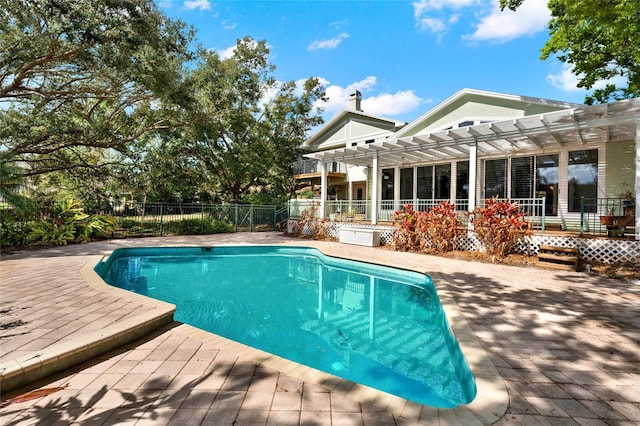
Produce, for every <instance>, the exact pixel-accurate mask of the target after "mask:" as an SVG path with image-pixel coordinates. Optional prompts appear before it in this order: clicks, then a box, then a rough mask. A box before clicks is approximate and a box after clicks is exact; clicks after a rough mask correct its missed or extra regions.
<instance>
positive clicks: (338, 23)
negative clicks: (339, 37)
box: [329, 19, 349, 30]
mask: <svg viewBox="0 0 640 426" xmlns="http://www.w3.org/2000/svg"><path fill="white" fill-rule="evenodd" d="M348 22H349V20H348V19H343V20H341V21H335V22H332V23H330V24H329V26H330V27H331V28H334V29H336V30H339V29H340V28H343V27H345V26H346V25H347V23H348Z"/></svg>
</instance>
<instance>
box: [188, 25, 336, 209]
mask: <svg viewBox="0 0 640 426" xmlns="http://www.w3.org/2000/svg"><path fill="white" fill-rule="evenodd" d="M268 54H269V50H268V48H267V45H266V42H265V41H264V40H263V41H255V40H253V39H251V38H249V37H245V38H244V39H241V40H238V42H237V45H236V49H235V53H234V54H233V56H232V57H231V58H228V59H220V57H219V56H218V55H217V54H215V53H212V52H203V53H202V61H201V62H200V64H199V66H198V67H197V68H196V70H195V71H194V74H193V87H194V88H195V93H196V98H197V110H198V111H199V112H200V116H199V118H198V122H197V124H196V126H194V128H193V131H192V133H191V134H190V135H189V136H188V137H189V139H190V148H191V155H192V156H193V157H194V158H196V159H197V160H198V161H199V162H200V164H201V165H202V167H203V168H204V169H206V170H208V171H209V173H210V174H211V175H215V176H216V179H217V186H216V192H217V195H218V196H219V197H220V198H221V199H222V200H226V201H239V200H242V199H243V198H245V197H247V196H248V195H249V194H251V193H252V192H256V191H259V192H263V193H264V192H267V193H269V194H271V196H272V197H271V198H272V199H282V198H283V197H284V196H285V194H287V193H288V192H290V189H291V182H290V179H291V177H292V164H293V161H294V160H295V159H297V158H299V156H300V152H299V151H298V149H297V147H298V146H299V145H300V144H301V143H302V142H303V141H304V138H305V136H306V133H307V132H308V130H309V129H311V128H312V127H313V126H315V125H318V124H320V123H321V122H322V118H321V117H320V116H319V115H318V111H316V109H315V108H314V106H313V105H314V103H315V101H316V100H317V99H319V98H320V97H322V95H323V89H322V87H321V86H320V84H319V82H318V80H317V79H309V80H307V81H306V82H305V83H304V86H303V87H302V90H301V94H298V90H299V89H298V86H297V85H296V84H295V82H284V83H283V82H278V81H276V79H275V78H274V77H273V75H272V72H273V70H274V69H275V67H274V66H273V65H272V64H270V63H269V61H268V59H267V58H268Z"/></svg>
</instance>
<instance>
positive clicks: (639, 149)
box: [634, 120, 640, 241]
mask: <svg viewBox="0 0 640 426" xmlns="http://www.w3.org/2000/svg"><path fill="white" fill-rule="evenodd" d="M634 195H635V197H636V241H640V208H638V207H639V206H638V202H640V199H639V198H640V197H639V196H640V120H638V121H636V188H635V193H634Z"/></svg>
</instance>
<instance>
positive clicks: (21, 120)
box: [0, 0, 193, 176]
mask: <svg viewBox="0 0 640 426" xmlns="http://www.w3.org/2000/svg"><path fill="white" fill-rule="evenodd" d="M192 40H193V34H192V31H191V30H189V29H188V28H186V27H185V25H184V24H182V23H180V22H174V21H171V20H169V19H168V18H167V17H165V16H164V15H163V14H162V13H161V12H160V11H159V10H158V9H157V6H156V5H155V3H154V2H153V0H0V46H2V49H0V109H1V110H2V114H1V115H0V144H1V145H0V150H1V151H2V153H3V161H7V162H12V163H13V164H16V165H19V166H20V167H21V168H22V169H23V175H24V176H35V175H40V174H45V173H49V172H53V171H64V172H73V171H80V170H88V169H92V170H94V171H96V172H99V169H100V168H101V167H102V166H104V165H105V164H110V161H112V160H113V159H114V158H117V156H114V155H112V154H111V153H110V151H116V152H120V153H123V154H128V153H129V150H130V147H131V145H132V144H133V143H135V142H136V141H137V140H138V139H140V138H141V137H143V136H144V135H146V134H149V133H153V132H159V131H162V130H163V129H168V128H172V127H175V126H177V125H180V124H182V123H180V122H179V121H177V120H176V117H179V116H180V115H179V114H178V113H177V112H179V111H180V110H181V107H182V106H183V105H188V104H189V103H190V100H189V99H188V95H189V93H191V91H190V90H185V88H184V87H183V86H184V84H185V82H184V81H183V78H182V75H183V73H184V69H185V64H186V63H187V61H189V60H191V59H192V58H193V52H191V50H190V44H191V43H192Z"/></svg>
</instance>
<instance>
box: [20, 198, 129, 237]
mask: <svg viewBox="0 0 640 426" xmlns="http://www.w3.org/2000/svg"><path fill="white" fill-rule="evenodd" d="M26 226H27V227H28V232H27V233H26V237H25V242H26V243H27V244H30V245H47V244H53V245H56V246H60V245H66V244H67V243H69V242H78V243H86V242H88V241H91V240H92V239H94V238H101V237H105V236H107V235H108V234H109V233H111V232H112V231H113V230H114V229H115V227H116V222H115V220H114V218H113V217H111V216H107V215H98V214H94V215H89V214H86V213H85V212H84V209H83V208H82V207H81V206H80V203H79V202H78V201H76V200H73V199H67V200H64V201H61V202H57V203H54V204H53V206H52V207H51V210H50V212H49V213H48V214H47V215H45V216H44V217H43V218H42V219H41V220H37V221H33V222H29V223H27V224H26Z"/></svg>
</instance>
